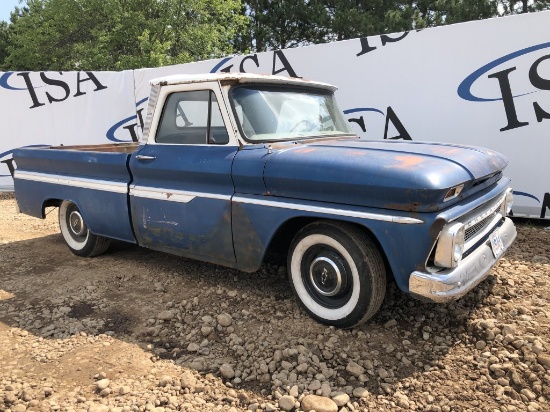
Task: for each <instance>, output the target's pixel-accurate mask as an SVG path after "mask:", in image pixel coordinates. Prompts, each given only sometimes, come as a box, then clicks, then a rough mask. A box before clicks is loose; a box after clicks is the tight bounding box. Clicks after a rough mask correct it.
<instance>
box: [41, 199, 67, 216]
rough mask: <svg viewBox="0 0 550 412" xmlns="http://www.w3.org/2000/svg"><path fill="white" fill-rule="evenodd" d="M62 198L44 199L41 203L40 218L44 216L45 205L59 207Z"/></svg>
mask: <svg viewBox="0 0 550 412" xmlns="http://www.w3.org/2000/svg"><path fill="white" fill-rule="evenodd" d="M61 202H63V200H60V199H46V200H45V201H44V203H43V204H42V219H45V218H46V208H47V207H59V206H60V205H61Z"/></svg>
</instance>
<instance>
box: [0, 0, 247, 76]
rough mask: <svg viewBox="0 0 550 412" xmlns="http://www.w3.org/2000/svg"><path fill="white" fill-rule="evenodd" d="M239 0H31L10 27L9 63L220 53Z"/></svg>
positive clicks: (66, 64) (135, 62)
mask: <svg viewBox="0 0 550 412" xmlns="http://www.w3.org/2000/svg"><path fill="white" fill-rule="evenodd" d="M240 9H241V2H240V0H27V2H26V6H25V7H23V8H22V9H21V10H20V11H19V12H18V13H17V14H16V15H12V23H11V24H10V25H9V27H8V36H9V46H8V55H7V57H6V58H5V59H4V63H3V67H4V68H5V69H9V70H124V69H132V68H138V67H157V66H163V65H167V64H178V63H186V62H190V61H196V60H204V59H208V58H214V57H220V56H224V55H227V54H231V53H233V52H234V51H235V48H234V42H233V39H234V38H235V37H236V36H237V33H238V32H240V31H241V30H242V28H243V27H244V26H245V24H246V22H247V20H246V17H245V16H243V15H242V14H240Z"/></svg>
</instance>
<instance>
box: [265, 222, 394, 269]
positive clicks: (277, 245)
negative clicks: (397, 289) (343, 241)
mask: <svg viewBox="0 0 550 412" xmlns="http://www.w3.org/2000/svg"><path fill="white" fill-rule="evenodd" d="M316 221H327V222H342V223H346V224H351V225H354V226H355V227H357V228H358V229H359V230H360V231H361V232H362V233H363V234H364V235H365V236H367V237H368V238H369V239H370V240H371V241H372V242H374V244H375V245H376V247H377V248H378V250H379V251H380V255H381V256H382V259H383V260H384V266H385V268H386V274H387V277H388V279H389V278H392V279H393V275H392V272H391V268H390V265H389V262H388V258H387V257H386V253H385V252H384V249H383V248H382V245H381V244H380V242H379V241H378V239H377V238H376V236H374V234H373V233H372V232H371V231H370V230H369V229H368V228H366V227H365V226H362V225H360V224H357V223H354V222H348V221H345V220H336V219H318V218H314V217H296V218H293V219H290V220H287V221H286V222H285V223H283V224H282V225H281V226H280V227H279V229H277V232H275V235H274V236H273V238H272V239H271V242H270V243H269V246H268V248H267V251H266V254H265V257H264V261H265V262H269V263H274V264H278V265H280V266H286V259H287V254H288V249H289V248H290V243H291V242H292V239H294V236H296V234H297V233H298V232H299V231H300V229H302V228H303V227H304V226H307V225H308V224H310V223H313V222H316Z"/></svg>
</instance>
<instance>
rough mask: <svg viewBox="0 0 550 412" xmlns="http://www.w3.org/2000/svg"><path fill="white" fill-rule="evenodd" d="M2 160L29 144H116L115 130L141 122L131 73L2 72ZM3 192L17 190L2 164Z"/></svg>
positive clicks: (0, 87)
mask: <svg viewBox="0 0 550 412" xmlns="http://www.w3.org/2000/svg"><path fill="white" fill-rule="evenodd" d="M0 116H1V121H0V126H1V128H2V129H1V130H2V133H1V135H0V161H2V160H7V159H10V158H11V152H12V151H13V149H15V148H17V147H21V146H30V145H60V144H63V145H69V144H85V143H105V142H109V141H113V142H114V141H117V140H116V138H117V136H118V135H119V134H120V132H119V131H118V130H117V128H116V127H115V126H116V125H117V123H119V122H120V121H122V120H124V119H128V118H131V119H133V120H134V123H135V117H136V106H135V94H134V78H133V73H132V72H131V71H127V72H5V73H4V72H0ZM0 190H13V180H12V178H11V176H10V174H9V170H8V167H7V165H6V164H0Z"/></svg>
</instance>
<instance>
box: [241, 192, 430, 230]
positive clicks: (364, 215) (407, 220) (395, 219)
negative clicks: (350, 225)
mask: <svg viewBox="0 0 550 412" xmlns="http://www.w3.org/2000/svg"><path fill="white" fill-rule="evenodd" d="M233 201H234V202H236V203H247V204H252V205H261V206H270V207H278V208H282V209H291V210H300V211H302V212H315V213H325V214H329V215H338V216H345V217H357V218H361V219H370V220H380V221H384V222H392V223H400V224H406V225H418V224H421V223H424V221H422V220H420V219H415V218H412V217H405V216H390V215H383V214H378V213H369V212H356V211H353V210H345V209H336V208H332V207H323V206H309V205H301V204H296V203H288V202H283V201H276V200H263V199H252V198H249V197H241V196H235V197H233Z"/></svg>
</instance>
